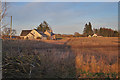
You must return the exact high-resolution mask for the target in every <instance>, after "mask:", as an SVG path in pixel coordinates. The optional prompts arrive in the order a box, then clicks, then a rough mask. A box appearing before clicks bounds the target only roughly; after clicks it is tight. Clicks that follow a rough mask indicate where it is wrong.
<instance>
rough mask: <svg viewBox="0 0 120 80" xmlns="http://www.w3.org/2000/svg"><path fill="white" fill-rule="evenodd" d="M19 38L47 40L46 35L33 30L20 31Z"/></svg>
mask: <svg viewBox="0 0 120 80" xmlns="http://www.w3.org/2000/svg"><path fill="white" fill-rule="evenodd" d="M20 37H21V38H22V39H47V37H48V36H47V35H46V34H44V33H43V32H41V31H39V30H36V29H33V30H22V32H21V35H20Z"/></svg>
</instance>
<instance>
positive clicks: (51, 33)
mask: <svg viewBox="0 0 120 80" xmlns="http://www.w3.org/2000/svg"><path fill="white" fill-rule="evenodd" d="M46 31H47V32H48V33H49V34H50V35H51V36H53V35H55V34H54V33H53V32H50V31H49V30H46Z"/></svg>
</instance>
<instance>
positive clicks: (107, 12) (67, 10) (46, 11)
mask: <svg viewBox="0 0 120 80" xmlns="http://www.w3.org/2000/svg"><path fill="white" fill-rule="evenodd" d="M18 4H19V5H18ZM23 4H24V5H23ZM117 9H118V8H117V3H64V2H59V3H57V2H53V3H49V2H39V3H36V2H29V3H11V5H10V8H9V10H8V13H9V15H12V16H13V25H14V27H15V28H16V29H17V31H18V34H19V33H20V31H21V30H22V29H33V28H35V27H37V26H38V25H39V24H40V23H41V22H42V21H43V20H46V21H47V22H48V23H49V24H50V26H51V27H52V29H53V30H54V31H55V32H56V33H68V34H69V33H74V32H80V33H82V31H83V28H84V25H85V23H88V22H91V23H93V27H95V28H98V27H112V28H113V29H117V17H118V16H117V15H118V12H117ZM114 27H115V28H114Z"/></svg>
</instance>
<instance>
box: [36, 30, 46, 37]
mask: <svg viewBox="0 0 120 80" xmlns="http://www.w3.org/2000/svg"><path fill="white" fill-rule="evenodd" d="M35 30H36V31H37V32H38V33H39V34H41V35H42V36H43V37H47V35H46V34H44V33H43V32H42V31H40V30H37V29H35Z"/></svg>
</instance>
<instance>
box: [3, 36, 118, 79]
mask: <svg viewBox="0 0 120 80" xmlns="http://www.w3.org/2000/svg"><path fill="white" fill-rule="evenodd" d="M119 43H120V42H119V41H118V38H117V37H115V38H113V37H99V38H97V37H91V38H88V37H81V38H68V39H64V40H44V41H42V40H39V41H36V40H3V44H2V45H3V46H2V47H3V50H2V51H3V55H2V56H3V78H117V77H118V48H119V46H118V44H119Z"/></svg>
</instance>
